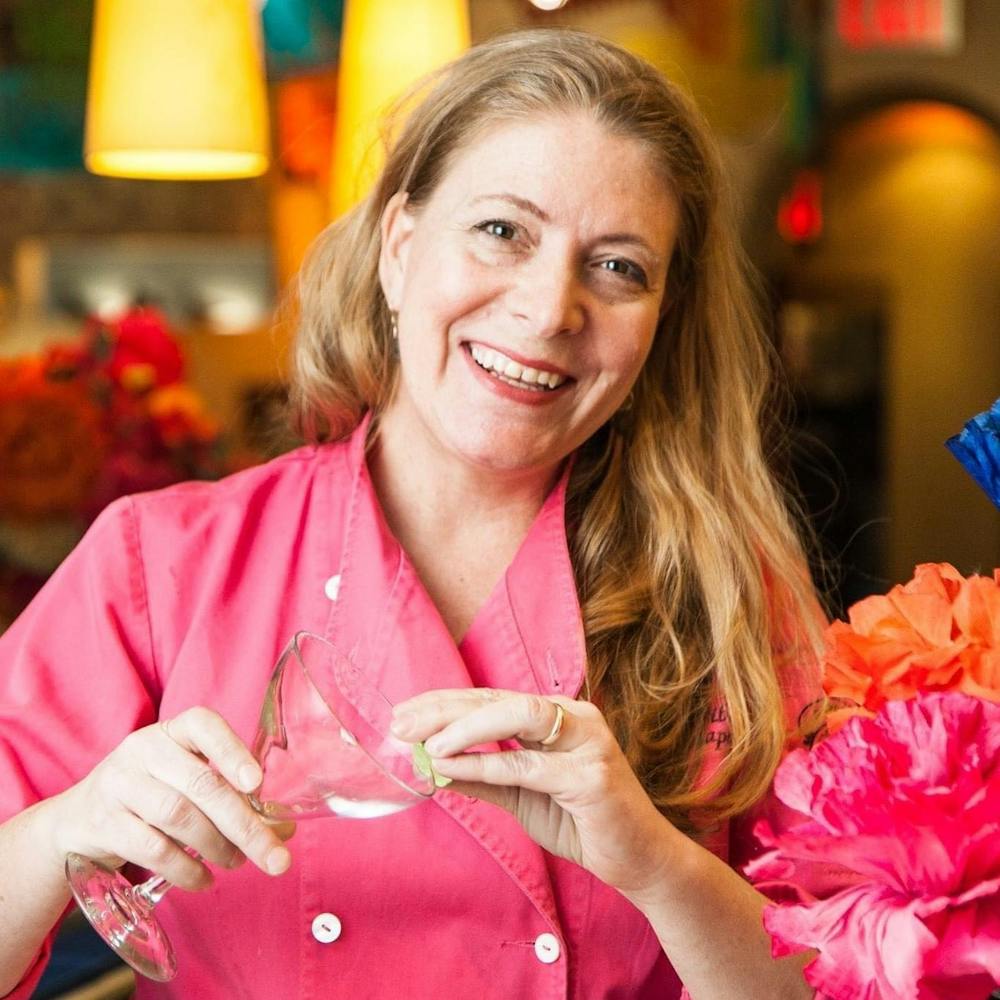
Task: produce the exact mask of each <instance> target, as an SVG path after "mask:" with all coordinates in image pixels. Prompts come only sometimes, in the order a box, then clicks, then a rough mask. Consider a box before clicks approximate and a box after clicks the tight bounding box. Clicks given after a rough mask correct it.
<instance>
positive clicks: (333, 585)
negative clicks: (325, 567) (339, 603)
mask: <svg viewBox="0 0 1000 1000" xmlns="http://www.w3.org/2000/svg"><path fill="white" fill-rule="evenodd" d="M323 593H324V594H326V596H327V597H329V598H330V600H331V601H335V600H336V599H337V595H338V594H339V593H340V574H339V573H338V574H337V575H336V576H331V577H330V579H329V580H327V581H326V583H324V584H323Z"/></svg>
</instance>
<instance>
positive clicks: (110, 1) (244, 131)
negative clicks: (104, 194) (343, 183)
mask: <svg viewBox="0 0 1000 1000" xmlns="http://www.w3.org/2000/svg"><path fill="white" fill-rule="evenodd" d="M258 7H259V5H258V4H257V3H256V2H255V0H96V4H95V7H94V30H93V40H92V44H91V54H90V77H89V80H88V86H87V118H86V128H85V138H84V163H85V164H86V167H87V169H88V170H90V171H92V172H93V173H95V174H107V175H109V176H112V177H145V178H154V179H160V180H210V179H221V178H234V177H255V176H257V175H258V174H262V173H264V171H265V170H266V169H267V164H268V148H269V135H268V117H267V90H266V85H265V80H264V66H263V52H262V42H261V31H260V15H259V9H258Z"/></svg>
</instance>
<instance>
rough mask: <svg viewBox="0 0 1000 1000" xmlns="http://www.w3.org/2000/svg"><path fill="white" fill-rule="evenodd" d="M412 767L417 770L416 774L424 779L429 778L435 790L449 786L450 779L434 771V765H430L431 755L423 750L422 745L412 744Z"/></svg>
mask: <svg viewBox="0 0 1000 1000" xmlns="http://www.w3.org/2000/svg"><path fill="white" fill-rule="evenodd" d="M413 766H414V767H415V768H416V769H417V773H418V774H422V775H423V776H424V777H425V778H429V779H430V780H431V781H432V782H434V787H435V788H444V787H445V786H446V785H450V784H451V778H446V777H445V776H444V775H443V774H438V773H437V771H435V770H434V765H433V764H432V763H431V755H430V754H429V753H428V752H427V750H426V749H425V748H424V745H423V743H414V744H413Z"/></svg>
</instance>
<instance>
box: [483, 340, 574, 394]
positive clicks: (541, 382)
mask: <svg viewBox="0 0 1000 1000" xmlns="http://www.w3.org/2000/svg"><path fill="white" fill-rule="evenodd" d="M466 346H467V348H468V351H469V353H470V354H471V355H472V360H473V361H475V362H476V364H477V365H479V367H480V368H482V369H483V371H486V372H489V373H490V375H492V376H493V377H494V378H496V379H499V380H500V381H501V382H506V383H507V384H508V385H512V386H515V387H517V388H518V389H530V390H531V391H533V392H553V391H555V390H556V389H558V388H559V386H561V385H563V384H564V383H565V382H566V381H567V377H566V376H565V375H559V374H557V373H556V372H547V371H542V370H541V369H539V368H529V367H527V366H526V365H522V364H520V363H518V362H517V361H514V360H513V358H508V357H507V356H506V355H505V354H501V353H500V352H499V351H495V350H493V349H492V348H489V347H481V346H480V345H479V344H467V345H466Z"/></svg>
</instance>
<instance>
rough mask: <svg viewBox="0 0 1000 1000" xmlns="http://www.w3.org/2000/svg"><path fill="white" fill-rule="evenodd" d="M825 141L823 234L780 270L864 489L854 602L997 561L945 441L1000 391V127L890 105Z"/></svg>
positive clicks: (794, 325)
mask: <svg viewBox="0 0 1000 1000" xmlns="http://www.w3.org/2000/svg"><path fill="white" fill-rule="evenodd" d="M820 150H821V151H820V152H819V153H818V154H817V156H816V157H815V158H814V159H815V163H814V165H815V166H816V168H817V169H818V170H819V171H820V174H821V176H822V186H823V187H822V189H823V211H824V219H825V225H824V229H823V233H822V236H821V238H820V239H819V240H818V242H816V243H815V244H814V245H811V246H808V247H801V248H787V247H786V248H785V249H784V250H782V251H781V252H780V253H776V254H775V256H774V259H773V260H772V263H771V266H770V268H769V270H770V273H771V276H772V277H773V279H774V284H775V287H776V288H777V289H778V290H779V300H780V301H779V306H778V309H779V313H778V314H779V318H780V320H781V321H780V322H779V339H780V340H781V341H782V346H783V353H784V354H785V356H786V359H787V360H788V361H789V362H790V365H791V367H792V368H793V370H795V368H796V366H798V369H799V374H800V375H801V376H802V378H803V379H804V381H803V382H801V383H800V384H802V385H803V386H804V396H805V403H806V406H805V409H806V411H808V410H809V408H810V406H813V407H814V412H815V410H816V409H817V407H816V404H818V410H819V412H820V414H821V421H820V424H819V425H818V429H819V430H820V431H823V430H824V428H823V421H827V422H828V423H829V422H830V421H833V423H834V424H836V426H835V427H834V429H833V433H832V435H830V437H829V441H830V444H831V447H832V448H833V450H834V451H835V452H837V453H838V457H839V458H840V459H841V461H842V463H844V464H845V467H846V468H847V471H848V477H849V478H850V479H851V481H850V482H849V483H848V487H849V489H850V490H851V491H852V493H857V494H858V495H860V497H861V500H862V502H861V504H860V508H859V509H857V510H854V511H852V512H851V513H850V516H851V517H852V518H853V519H854V520H855V523H854V524H853V526H851V525H847V526H846V527H847V528H850V530H851V532H852V533H853V537H852V540H851V545H850V546H848V547H847V548H846V549H844V557H845V562H846V563H850V562H851V560H852V558H859V559H860V562H861V564H862V565H861V579H860V580H855V581H854V582H853V584H851V585H850V586H849V587H848V592H847V593H845V597H847V598H849V599H856V598H857V597H858V596H860V595H859V594H858V593H857V590H858V589H859V588H864V586H865V579H867V578H869V577H870V578H871V579H870V584H871V585H870V587H868V588H867V589H868V591H869V592H873V591H876V590H882V589H884V588H885V587H886V586H888V585H890V584H891V583H894V582H899V581H902V580H906V579H908V578H909V576H910V575H911V573H912V570H913V567H914V565H915V564H916V563H918V562H927V561H948V562H952V563H954V564H955V565H956V566H957V567H958V568H959V569H960V570H962V571H963V572H972V571H975V570H985V571H989V570H992V568H993V567H994V566H996V565H1000V516H998V514H997V512H996V510H995V509H994V508H993V507H992V505H991V504H990V503H989V501H988V500H987V499H986V498H985V497H984V496H983V495H982V493H981V492H980V491H979V490H978V489H977V487H976V486H975V485H974V484H973V483H972V481H971V480H970V479H969V477H968V476H967V475H966V474H965V473H964V471H963V470H962V468H961V467H960V466H959V465H958V463H957V462H956V461H955V460H954V459H953V458H952V456H951V455H950V454H949V453H948V452H947V450H946V449H945V448H944V447H943V442H944V440H945V439H946V438H947V437H948V436H949V435H951V434H953V433H955V432H957V431H958V430H959V429H960V428H961V426H962V424H963V423H964V421H965V420H967V419H968V418H969V417H971V416H972V415H973V414H974V413H975V412H977V411H979V410H982V409H984V408H985V407H986V406H987V405H989V403H991V402H992V400H993V399H995V398H996V397H997V396H998V395H1000V132H998V130H997V129H996V128H995V127H994V125H992V124H991V123H990V122H988V121H987V120H986V119H985V118H984V117H982V116H980V115H978V114H976V113H974V112H972V111H970V110H967V109H965V108H963V107H960V106H958V105H956V104H951V103H945V102H942V101H932V100H923V99H921V100H893V101H892V102H890V103H887V104H883V105H882V106H879V107H874V108H872V107H869V108H868V109H866V110H864V111H863V112H858V111H854V112H853V113H852V114H851V115H850V116H842V117H841V119H840V121H839V123H838V124H837V126H836V127H835V128H833V129H831V130H830V131H829V133H828V134H827V136H826V137H825V138H824V141H823V142H822V144H821V146H820ZM810 397H811V398H810ZM805 419H806V420H809V419H810V418H809V416H808V412H807V413H806V417H805ZM865 421H869V422H870V421H875V422H876V424H877V426H875V427H872V426H871V425H870V423H869V424H868V425H866V423H865ZM826 429H827V430H829V427H827V428H826ZM859 457H861V458H864V457H867V458H869V459H871V460H872V462H871V463H870V464H871V467H870V468H867V469H865V468H864V462H862V463H861V467H860V471H858V463H857V461H855V460H856V459H858V458H859ZM855 475H857V476H858V478H857V479H854V478H853V477H854V476H855ZM838 543H839V544H840V545H841V548H843V540H842V539H841V540H838ZM859 543H860V545H859ZM852 547H853V553H852ZM835 554H836V553H835ZM847 568H848V572H849V571H850V567H849V566H848V567H847ZM873 568H874V571H873ZM880 577H881V578H880Z"/></svg>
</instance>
